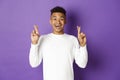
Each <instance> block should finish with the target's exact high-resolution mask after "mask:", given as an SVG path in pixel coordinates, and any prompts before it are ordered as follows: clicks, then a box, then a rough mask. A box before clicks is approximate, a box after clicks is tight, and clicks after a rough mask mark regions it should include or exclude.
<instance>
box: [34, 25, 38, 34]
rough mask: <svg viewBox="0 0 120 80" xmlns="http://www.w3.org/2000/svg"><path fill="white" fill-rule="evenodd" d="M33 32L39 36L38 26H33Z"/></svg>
mask: <svg viewBox="0 0 120 80" xmlns="http://www.w3.org/2000/svg"><path fill="white" fill-rule="evenodd" d="M34 30H35V33H37V34H39V31H38V26H37V25H34Z"/></svg>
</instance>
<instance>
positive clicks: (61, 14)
mask: <svg viewBox="0 0 120 80" xmlns="http://www.w3.org/2000/svg"><path fill="white" fill-rule="evenodd" d="M51 16H52V17H57V16H59V17H65V15H64V14H63V13H61V12H54V13H52V15H51Z"/></svg>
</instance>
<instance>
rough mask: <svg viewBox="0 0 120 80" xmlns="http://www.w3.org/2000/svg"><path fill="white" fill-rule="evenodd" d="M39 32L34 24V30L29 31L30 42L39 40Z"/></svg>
mask: <svg viewBox="0 0 120 80" xmlns="http://www.w3.org/2000/svg"><path fill="white" fill-rule="evenodd" d="M39 37H40V34H39V31H38V26H37V25H34V30H33V31H32V33H31V42H32V44H37V43H38V40H39Z"/></svg>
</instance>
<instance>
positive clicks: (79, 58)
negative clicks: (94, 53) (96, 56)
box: [29, 33, 88, 80]
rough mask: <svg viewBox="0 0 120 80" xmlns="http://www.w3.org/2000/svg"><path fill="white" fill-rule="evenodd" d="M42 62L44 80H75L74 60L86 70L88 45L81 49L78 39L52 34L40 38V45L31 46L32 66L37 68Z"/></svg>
mask: <svg viewBox="0 0 120 80" xmlns="http://www.w3.org/2000/svg"><path fill="white" fill-rule="evenodd" d="M42 60H43V78H44V80H74V73H73V62H74V60H75V62H76V63H77V65H78V66H79V67H81V68H85V67H86V64H87V61H88V53H87V49H86V45H85V46H84V47H80V46H79V43H78V40H77V38H76V37H74V36H72V35H68V34H65V33H64V34H62V35H56V34H53V33H50V34H47V35H43V36H40V38H39V42H38V44H36V45H33V44H31V49H30V55H29V61H30V65H31V66H32V67H37V66H38V65H39V64H40V63H41V62H42Z"/></svg>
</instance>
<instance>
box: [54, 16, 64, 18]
mask: <svg viewBox="0 0 120 80" xmlns="http://www.w3.org/2000/svg"><path fill="white" fill-rule="evenodd" d="M52 17H53V18H54V17H56V16H52ZM60 18H65V16H60Z"/></svg>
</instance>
